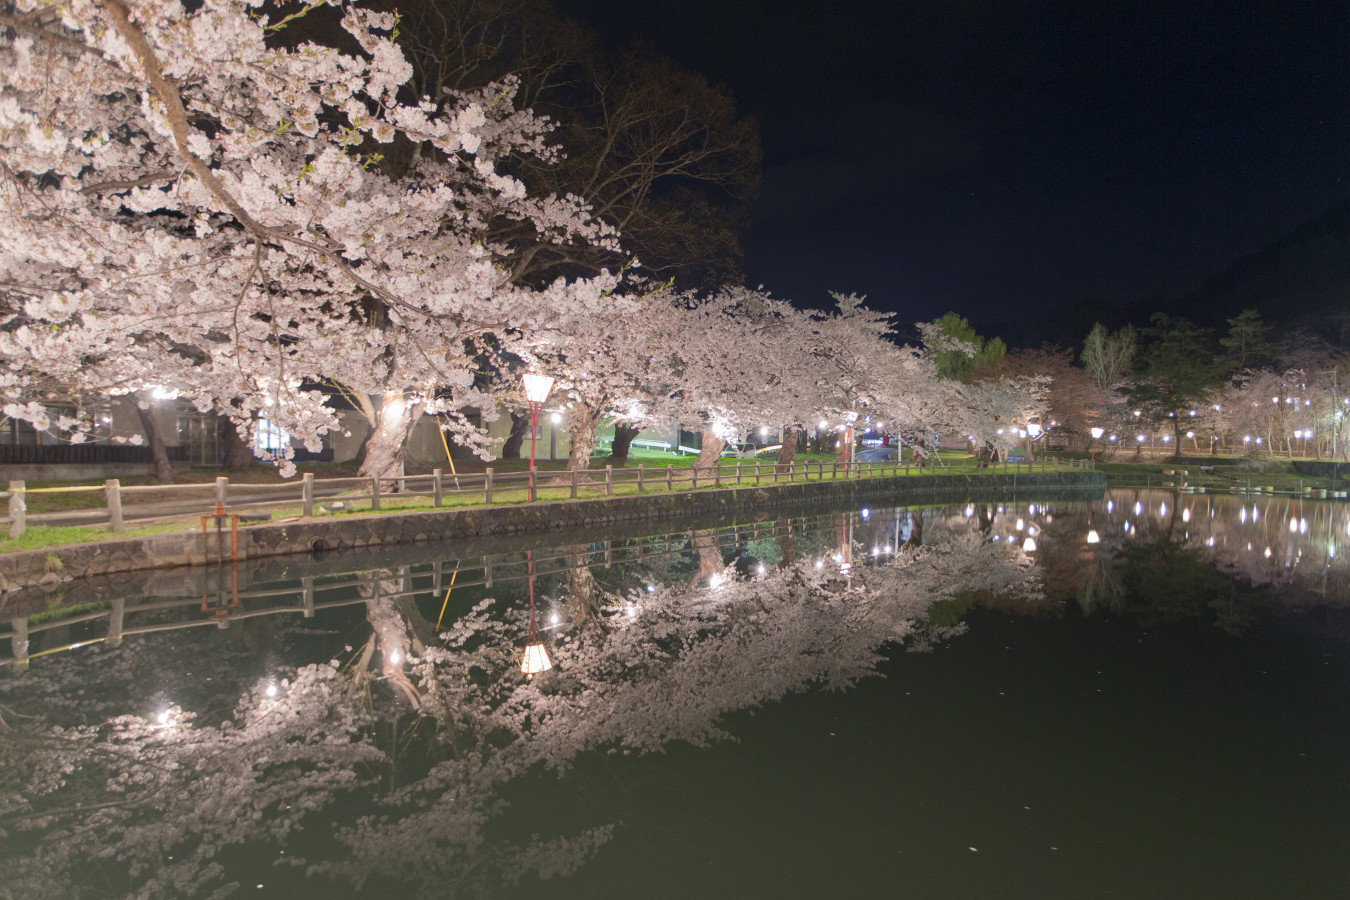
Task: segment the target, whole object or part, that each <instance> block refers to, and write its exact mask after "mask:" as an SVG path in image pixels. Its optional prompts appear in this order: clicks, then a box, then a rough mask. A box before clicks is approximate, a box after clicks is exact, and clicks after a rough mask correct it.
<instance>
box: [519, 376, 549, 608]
mask: <svg viewBox="0 0 1350 900" xmlns="http://www.w3.org/2000/svg"><path fill="white" fill-rule="evenodd" d="M521 381H523V382H524V383H525V399H526V400H528V401H529V402H530V489H529V493H530V499H531V500H534V499H535V492H534V438H535V433H536V432H538V431H539V408H540V407H542V406H543V405H544V401H545V400H547V399H548V395H549V394H550V393H552V391H553V378H552V377H551V376H549V375H539V374H538V373H535V372H526V373H525V374H524V376H522V377H521ZM531 621H533V620H531Z"/></svg>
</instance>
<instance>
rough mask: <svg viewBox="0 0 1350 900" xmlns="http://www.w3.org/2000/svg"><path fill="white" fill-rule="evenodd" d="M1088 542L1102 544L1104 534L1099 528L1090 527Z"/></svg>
mask: <svg viewBox="0 0 1350 900" xmlns="http://www.w3.org/2000/svg"><path fill="white" fill-rule="evenodd" d="M1087 542H1088V543H1089V544H1100V543H1101V542H1102V536H1101V535H1100V534H1098V533H1097V529H1095V528H1089V529H1088V533H1087Z"/></svg>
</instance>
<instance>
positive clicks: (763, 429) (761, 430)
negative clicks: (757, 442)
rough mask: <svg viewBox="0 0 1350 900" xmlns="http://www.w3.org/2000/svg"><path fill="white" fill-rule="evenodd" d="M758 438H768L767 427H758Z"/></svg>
mask: <svg viewBox="0 0 1350 900" xmlns="http://www.w3.org/2000/svg"><path fill="white" fill-rule="evenodd" d="M759 436H760V437H768V436H769V426H768V425H761V426H760V427H759Z"/></svg>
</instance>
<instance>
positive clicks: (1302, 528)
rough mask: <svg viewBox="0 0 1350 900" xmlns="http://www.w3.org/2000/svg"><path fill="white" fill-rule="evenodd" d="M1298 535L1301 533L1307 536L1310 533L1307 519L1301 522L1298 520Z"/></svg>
mask: <svg viewBox="0 0 1350 900" xmlns="http://www.w3.org/2000/svg"><path fill="white" fill-rule="evenodd" d="M1298 533H1299V534H1307V533H1308V520H1307V519H1299V520H1298Z"/></svg>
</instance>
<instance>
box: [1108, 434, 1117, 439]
mask: <svg viewBox="0 0 1350 900" xmlns="http://www.w3.org/2000/svg"><path fill="white" fill-rule="evenodd" d="M1107 440H1109V441H1114V440H1116V435H1114V434H1113V435H1111V436H1110V437H1109V438H1107Z"/></svg>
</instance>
